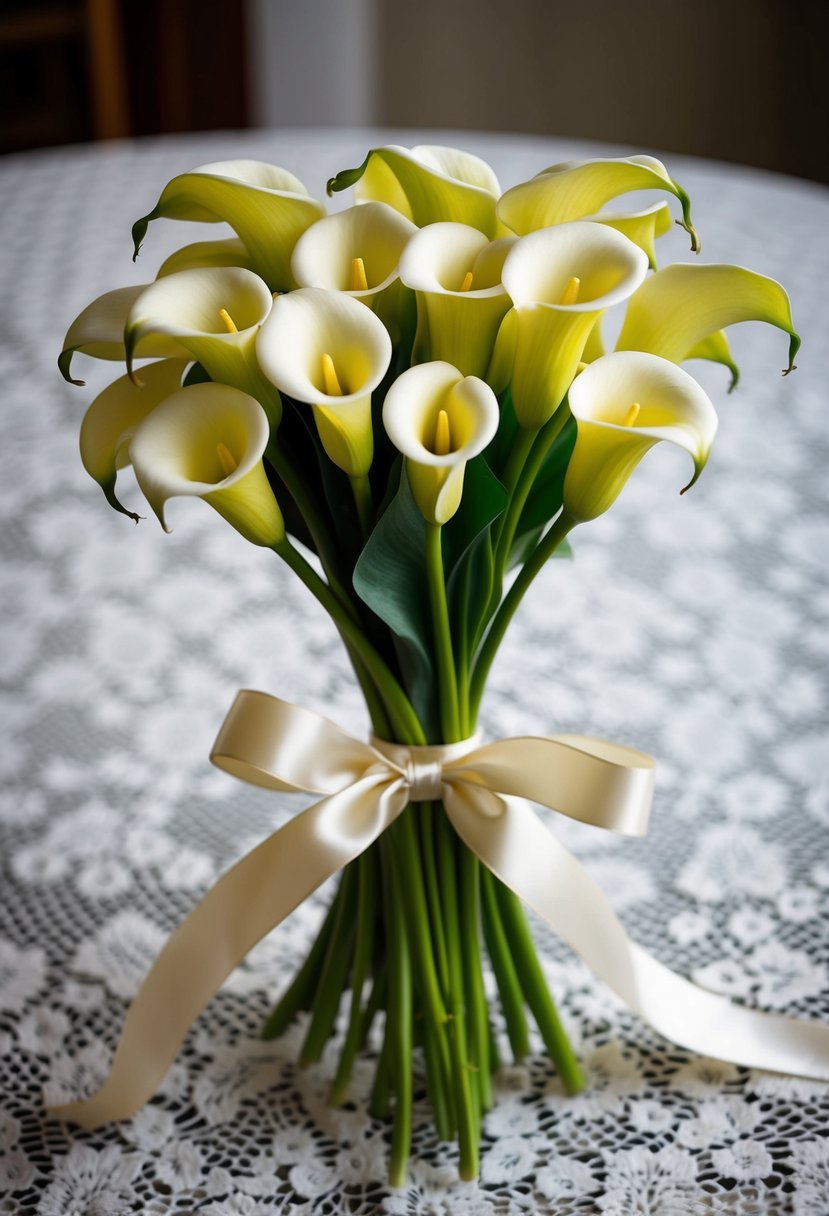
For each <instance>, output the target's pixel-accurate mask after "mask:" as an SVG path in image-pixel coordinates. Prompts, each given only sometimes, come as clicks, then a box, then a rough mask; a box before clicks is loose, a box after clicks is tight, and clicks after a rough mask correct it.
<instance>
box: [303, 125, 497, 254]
mask: <svg viewBox="0 0 829 1216" xmlns="http://www.w3.org/2000/svg"><path fill="white" fill-rule="evenodd" d="M349 186H355V187H356V188H355V194H356V196H357V198H358V199H360V200H362V201H366V200H368V199H373V200H375V201H377V202H381V203H388V204H389V205H390V206H391V207H394V208H395V210H396V211H399V212H400V213H401V214H402V215H405V216H406V218H407V219H409V220H412V221H413V222H414V223H415V224H417V226H418V228H422V227H424V225H426V224H435V223H438V222H439V221H441V220H455V221H457V222H459V223H461V224H470V225H471V226H472V227H473V228H478V229H480V231H481V232H483V233H484V234H485V235H486V236H488V237H490V238H491V237H494V236H497V235H500V234H499V231H498V227H499V226H498V220H497V217H496V215H495V203H496V200H497V198H498V195H499V194H500V193H501V187H500V186H499V184H498V179H497V177H496V176H495V174H494V173H493V172H492V170H491V169H490V167H489V165H488V164H487V163H486V161H483V160H481V159H480V158H479V157H477V156H472V154H471V153H469V152H461V151H460V150H459V149H457V148H444V147H440V146H439V145H433V144H421V145H419V146H418V147H414V148H401V147H399V146H398V145H396V144H389V145H388V146H387V147H385V148H372V150H371V151H370V152H369V154H368V156H367V157H366V159H365V160H364V161H363V163H362V164H361V165H358V167H357V168H356V169H343V170H342V172H341V173H338V174H337V176H336V177H332V178H331V180H330V181H329V182H328V187H327V188H328V193H329V195H330V194H333V193H334V192H335V191H338V190H347V189H348V187H349Z"/></svg>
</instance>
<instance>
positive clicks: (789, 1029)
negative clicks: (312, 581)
mask: <svg viewBox="0 0 829 1216" xmlns="http://www.w3.org/2000/svg"><path fill="white" fill-rule="evenodd" d="M210 758H211V760H212V761H213V763H214V764H216V765H217V766H218V767H219V768H222V769H224V770H225V771H226V772H229V773H232V774H234V775H235V776H237V777H239V778H241V779H242V780H243V781H248V782H250V783H252V784H253V785H258V786H264V787H265V788H267V789H273V790H290V791H303V792H306V793H315V794H321V795H323V797H322V798H321V800H320V801H319V802H316V803H314V805H313V806H310V807H308V808H307V809H306V810H304V811H301V812H300V813H299V814H298V815H296V816H295V817H294V818H293V819H292V820H290V821H289V822H288V823H287V824H285V825H284V827H282V828H280V829H279V830H278V831H276V832H274V833H273V835H272V836H270V837H268V839H267V840H265V841H263V842H262V843H261V844H260V845H258V846H257V847H256V848H255V849H253V850H252V852H250V853H248V854H247V855H246V856H245V857H243V858H242V859H241V861H238V862H237V863H236V864H235V865H234V866H233V867H232V868H231V869H230V870H228V871H227V873H226V874H224V875H223V876H222V877H221V878H220V879H219V881H218V882H217V883H216V885H215V886H214V887H213V888H212V889H211V890H210V891H208V893H207V894H206V895H205V897H204V898H203V899H202V900H201V902H200V903H199V904H197V905H196V907H195V908H194V909H193V911H192V912H191V913H190V914H189V915H188V916H187V917H186V918H185V920H184V921H183V922H182V923H181V924H180V925H179V927H178V928H177V929H176V930H175V931H174V932H173V934H172V935H171V936H170V938H169V939H168V941H167V943H166V945H165V946H164V948H163V949H162V951H161V953H160V954H159V956H158V958H157V959H156V961H155V963H154V964H153V966H152V967H151V968H150V971H149V972H148V974H147V976H146V978H145V980H144V982H143V984H142V985H141V988H140V989H139V991H138V993H137V995H136V997H135V1000H134V1001H133V1002H132V1005H131V1006H130V1008H129V1010H128V1012H127V1016H126V1019H125V1022H124V1028H123V1031H122V1034H121V1040H120V1042H119V1044H118V1048H117V1050H116V1053H115V1058H114V1060H113V1064H112V1069H111V1072H110V1075H109V1077H108V1079H107V1081H106V1082H105V1084H104V1086H103V1088H102V1089H101V1090H100V1091H99V1092H98V1093H97V1094H95V1095H93V1096H92V1097H90V1098H87V1099H85V1100H83V1101H80V1102H72V1103H69V1104H68V1105H65V1106H59V1107H54V1108H52V1113H53V1114H54V1115H56V1116H57V1117H59V1118H62V1119H67V1120H71V1121H72V1122H74V1123H78V1124H80V1125H81V1127H84V1128H87V1129H93V1128H95V1127H98V1126H100V1125H101V1124H102V1123H107V1122H109V1121H111V1120H116V1119H125V1118H127V1117H128V1116H130V1115H132V1114H134V1113H135V1111H136V1110H138V1109H139V1108H140V1107H141V1106H142V1105H143V1104H144V1103H145V1102H146V1101H147V1099H148V1098H150V1097H151V1096H152V1095H153V1093H154V1092H155V1091H156V1089H157V1087H158V1085H159V1083H160V1082H161V1080H162V1079H163V1077H164V1074H165V1073H166V1072H167V1069H168V1068H169V1066H170V1065H171V1063H172V1062H173V1060H174V1058H175V1056H176V1054H177V1052H178V1050H179V1048H180V1046H181V1044H182V1041H183V1040H184V1037H185V1035H186V1034H187V1032H188V1030H189V1029H190V1027H191V1025H192V1024H193V1022H194V1021H195V1019H196V1018H197V1017H198V1015H199V1014H200V1013H201V1011H202V1010H203V1009H204V1007H205V1005H206V1004H207V1002H208V1001H209V1000H210V998H211V997H212V996H213V995H214V994H215V993H216V992H217V991H218V989H219V988H220V987H221V985H222V983H223V982H224V980H225V979H226V978H227V976H228V975H229V974H230V972H231V971H232V970H233V969H234V968H235V967H236V966H237V965H238V963H240V962H241V960H242V959H243V958H244V956H245V955H246V954H247V953H248V951H249V950H250V949H251V948H252V947H253V946H254V945H256V943H257V942H258V941H260V940H261V939H262V938H263V937H265V935H266V934H267V933H269V932H270V931H271V929H273V928H275V927H276V926H277V925H278V924H279V923H280V922H281V921H283V920H284V919H285V917H286V916H288V915H289V913H290V912H292V911H293V909H294V908H296V907H297V906H298V905H299V904H300V903H302V901H303V900H304V899H306V898H307V896H309V895H310V894H311V892H312V891H314V890H316V888H317V887H318V886H320V884H321V883H323V882H325V880H326V879H327V878H330V877H331V876H332V875H333V874H335V873H336V872H337V870H339V869H341V868H342V867H343V866H345V865H347V864H348V863H349V862H350V861H353V860H354V859H355V858H356V857H358V856H359V855H360V854H361V853H362V852H364V851H365V849H367V848H368V847H369V845H370V844H372V842H373V841H375V840H376V839H377V838H378V836H380V834H381V833H382V832H384V831H385V830H386V828H387V827H389V826H390V824H392V823H393V822H394V820H395V819H396V818H397V816H398V815H399V814H400V813H401V812H402V811H403V810H404V809H405V808H406V806H408V805H409V804H410V803H417V802H425V801H433V800H435V799H438V798H441V799H442V800H443V804H444V807H445V809H446V814H447V816H448V817H449V820H450V822H451V823H452V826H453V827H454V828H455V830H456V832H457V833H458V835H459V836H460V837H461V839H462V840H463V841H464V843H465V844H466V845H467V846H468V847H469V848H470V849H471V850H472V852H473V853H474V854H475V855H476V856H477V857H478V858H479V859H480V860H481V861H482V862H483V864H484V865H485V866H487V867H488V868H489V869H490V870H491V871H492V873H493V874H495V875H496V876H497V877H498V878H499V879H500V880H501V881H502V882H504V883H506V885H507V886H508V887H510V888H511V890H512V891H514V892H515V893H516V894H517V895H518V896H520V898H521V899H522V900H523V901H524V902H525V903H526V904H528V905H529V906H530V907H531V908H532V909H533V910H534V911H535V912H537V913H538V915H539V916H540V917H542V919H543V920H545V921H546V922H547V924H548V925H549V926H550V927H551V928H552V929H553V930H554V931H555V932H556V933H558V934H559V936H561V937H562V938H564V940H565V941H567V942H568V943H569V944H570V945H571V946H572V947H573V949H574V950H575V951H576V952H577V953H578V954H579V955H581V957H582V958H583V959H584V960H585V962H587V963H588V964H589V966H590V967H591V968H592V969H593V971H595V972H596V974H597V975H598V976H600V978H601V979H603V980H604V981H605V983H606V984H608V985H609V986H610V988H612V989H613V991H614V992H616V993H617V995H618V996H620V997H621V998H622V1000H623V1001H624V1002H625V1003H626V1004H627V1005H628V1006H629V1007H630V1009H632V1010H633V1011H634V1012H636V1013H638V1014H640V1015H641V1016H642V1017H643V1018H645V1020H646V1021H648V1022H649V1023H650V1024H651V1026H653V1027H654V1028H655V1029H656V1030H658V1031H659V1032H660V1033H661V1034H663V1035H664V1036H665V1037H666V1038H668V1039H672V1040H673V1041H674V1042H675V1043H678V1044H680V1045H681V1046H683V1047H686V1048H690V1049H691V1050H692V1051H696V1052H699V1053H701V1054H703V1055H708V1056H714V1057H717V1058H719V1059H723V1060H730V1061H731V1062H733V1063H735V1064H742V1065H747V1066H750V1067H756V1068H763V1069H768V1070H771V1071H773V1072H785V1073H792V1074H795V1075H798V1076H805V1077H811V1078H814V1079H819V1080H829V1027H827V1026H826V1025H823V1024H821V1023H819V1022H816V1021H806V1020H802V1019H796V1018H789V1017H783V1016H779V1015H773V1014H768V1013H762V1012H759V1011H756V1010H750V1009H745V1008H742V1007H741V1006H738V1005H735V1004H733V1003H732V1002H731V1001H729V1000H728V999H727V998H726V997H723V996H719V995H717V994H715V993H712V992H708V991H706V990H704V989H702V988H698V987H697V986H696V985H695V984H692V983H690V982H689V981H688V980H685V979H682V978H681V977H680V976H678V975H675V974H674V972H672V971H671V970H669V968H667V967H666V966H664V965H663V964H662V963H660V962H658V961H657V960H656V959H655V958H653V957H651V955H649V954H648V953H647V952H646V951H645V950H643V949H642V947H641V946H639V945H637V944H636V943H635V942H633V941H631V939H630V938H629V937H628V936H627V934H626V933H625V931H624V929H623V928H622V925H621V924H620V922H619V921H618V919H617V918H616V915H615V913H614V912H613V910H612V908H611V907H610V904H609V903H608V902H607V899H606V898H605V896H604V895H603V893H602V891H601V889H600V888H599V887H598V886H597V885H596V883H595V882H594V881H593V879H592V878H591V877H590V875H589V874H588V873H587V871H586V870H585V869H584V867H583V866H582V865H581V864H580V863H579V862H578V861H576V859H575V857H573V856H572V855H571V854H570V853H569V852H568V851H567V849H565V848H564V846H563V845H562V844H561V843H560V842H559V841H558V840H557V839H556V838H555V837H554V836H553V835H552V834H551V833H550V832H549V831H548V830H547V829H546V828H545V826H544V825H543V824H542V822H541V820H540V819H539V818H538V816H537V815H536V814H535V812H534V811H533V810H532V808H531V807H530V806H528V804H527V801H526V800H527V799H529V800H531V801H533V802H538V803H541V804H542V805H544V806H546V807H548V808H549V809H551V810H555V811H558V812H559V813H560V814H563V815H567V816H569V817H570V818H571V819H577V820H579V821H581V822H582V823H589V824H593V825H594V826H596V827H601V828H605V829H608V830H611V831H616V832H620V833H623V834H624V835H626V836H641V835H644V834H645V832H646V830H647V824H648V815H649V811H650V805H651V800H652V795H653V769H654V763H653V760H652V759H651V758H650V757H649V756H646V755H644V754H643V753H642V752H638V751H634V750H633V749H631V748H627V747H622V746H620V745H618V744H614V743H608V742H605V741H603V740H600V739H593V738H589V737H587V736H583V735H552V736H543V737H535V738H531V737H527V738H513V739H504V740H501V741H499V742H495V743H489V744H486V745H484V746H479V745H478V743H477V740H466V741H465V742H463V743H454V744H448V745H444V746H436V747H411V748H410V747H404V746H401V745H398V744H390V743H384V742H382V741H380V740H377V739H374V740H372V744H366V743H363V742H361V741H360V740H358V739H355V738H352V736H350V735H349V734H347V733H346V732H345V731H343V730H342V729H341V728H340V727H339V726H336V725H335V724H334V723H332V722H329V721H328V720H327V719H325V718H322V717H320V716H319V715H318V714H316V713H313V712H311V711H309V710H307V709H301V708H299V707H298V706H295V705H290V704H289V703H287V702H285V701H280V700H278V699H277V698H276V697H271V696H268V695H266V694H265V693H260V692H250V691H242V692H240V693H238V694H237V697H236V700H235V702H234V704H233V705H232V707H231V709H230V712H229V713H228V715H227V718H226V719H225V721H224V724H223V725H222V728H221V730H220V731H219V735H218V737H217V739H216V743H215V744H214V747H213V751H212V752H211V757H210Z"/></svg>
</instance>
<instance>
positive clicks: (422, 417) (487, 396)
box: [383, 361, 498, 525]
mask: <svg viewBox="0 0 829 1216" xmlns="http://www.w3.org/2000/svg"><path fill="white" fill-rule="evenodd" d="M383 424H384V426H385V428H386V431H387V433H388V436H389V438H390V439H391V441H392V443H393V444H394V446H395V447H396V448H397V449H398V451H400V452H402V453H403V455H404V456H405V457H406V472H407V476H408V478H409V485H410V486H411V490H412V494H413V495H414V499H415V502H416V503H417V505H418V508H419V510H420V512H421V514H422V515H423V517H424V519H426V520H427V522H428V523H430V524H437V525H441V524H445V523H446V522H447V520H449V519H451V518H452V516H453V515H454V514H455V512H456V511H457V509H458V507H459V506H460V502H461V495H462V494H463V478H464V470H465V468H466V464H467V461H469V460H471V459H472V457H473V456H477V455H478V453H479V452H482V451H483V450H484V448H485V447H486V446H487V445H488V444H489V443H490V442H491V440H492V439H493V438H494V436H495V432H496V431H497V429H498V401H497V399H496V397H495V394H494V393H493V391H492V389H491V388H490V387H489V385H488V384H486V383H485V382H484V381H483V380H480V379H479V378H478V377H477V376H464V375H463V373H462V372H461V371H459V370H458V368H456V367H452V365H451V364H449V363H445V362H442V361H438V362H433V363H421V364H419V365H418V366H417V367H412V368H409V370H408V371H405V372H403V374H402V375H401V376H399V377H398V378H397V380H395V382H394V384H393V385H392V386H391V388H390V389H389V391H388V393H387V394H386V400H385V403H384V405H383Z"/></svg>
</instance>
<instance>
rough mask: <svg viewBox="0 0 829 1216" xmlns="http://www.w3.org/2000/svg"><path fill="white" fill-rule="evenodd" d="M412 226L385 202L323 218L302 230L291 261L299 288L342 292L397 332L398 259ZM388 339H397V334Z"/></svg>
mask: <svg viewBox="0 0 829 1216" xmlns="http://www.w3.org/2000/svg"><path fill="white" fill-rule="evenodd" d="M415 232H417V228H416V227H415V225H414V224H413V223H412V222H411V220H407V219H406V217H405V216H403V215H401V214H400V212H399V211H395V209H394V208H393V207H389V206H388V205H387V204H386V203H362V204H360V205H359V206H356V207H349V208H348V209H347V210H345V211H338V212H336V213H335V214H334V215H327V216H326V217H325V218H324V219H321V220H317V222H316V224H312V225H311V227H310V228H308V229H306V231H305V232H303V234H302V236H301V237H300V238H299V240H298V241H297V243H296V246H295V248H294V252H293V256H292V257H291V272H292V274H293V276H294V278H295V279H296V281H297V283H299V285H300V287H324V288H326V289H328V290H329V291H344V292H347V293H348V294H349V295H351V296H353V297H354V298H355V299H356V300H360V301H362V303H363V304H367V305H368V306H369V308H372V309H373V310H374V311H375V312H376V313H377V315H378V317H380V320H381V321H382V322H383V323H384V325H385V326H386V328H387V329H389V330H390V331H393V330H399V327H400V322H399V316H400V311H401V292H402V288H401V285H400V279H399V275H398V267H399V263H400V255H401V254H402V252H403V250H404V249H405V247H406V243H407V242H408V240H409V238H410V237H411V236H412V235H413V234H414V233H415ZM394 336H396V337H399V334H395V335H394Z"/></svg>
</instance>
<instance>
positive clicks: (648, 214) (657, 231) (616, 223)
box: [584, 203, 673, 270]
mask: <svg viewBox="0 0 829 1216" xmlns="http://www.w3.org/2000/svg"><path fill="white" fill-rule="evenodd" d="M584 218H585V219H588V220H593V221H594V222H595V223H597V224H607V225H608V226H609V227H611V228H615V229H616V231H617V232H621V233H622V234H623V235H624V236H626V237H627V238H628V240H629V241H633V243H634V245H638V246H639V248H640V249H641V250H643V251H644V252H645V253H646V254H647V255H648V262H649V264H650V268H651V270H656V241H657V239H658V238H659V237H660V236H664V235H665V233H666V232H670V230H671V227H672V225H673V218H672V216H671V209H670V207H669V206H668V204H667V203H654V205H653V206H652V207H646V208H645V209H644V211H627V212H619V213H616V212H610V211H600V212H599V213H598V214H597V215H587V216H585V217H584Z"/></svg>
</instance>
